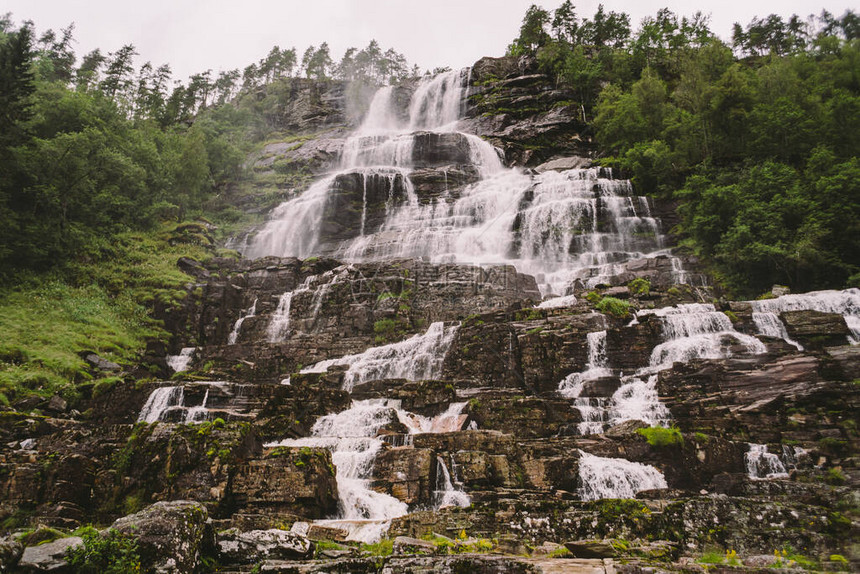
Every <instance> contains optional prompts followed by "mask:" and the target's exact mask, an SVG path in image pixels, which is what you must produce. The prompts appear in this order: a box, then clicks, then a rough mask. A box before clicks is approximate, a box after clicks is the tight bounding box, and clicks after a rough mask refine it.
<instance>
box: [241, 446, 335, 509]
mask: <svg viewBox="0 0 860 574" xmlns="http://www.w3.org/2000/svg"><path fill="white" fill-rule="evenodd" d="M231 494H232V500H233V503H234V504H235V505H237V506H238V507H240V508H244V509H247V510H250V511H254V512H262V513H265V514H281V513H288V514H295V515H298V516H301V517H303V518H322V517H324V516H328V515H331V514H333V513H334V512H335V511H336V510H337V482H336V481H335V469H334V466H333V465H332V463H331V453H330V452H329V451H328V450H326V449H308V448H305V449H302V448H294V447H278V448H275V449H274V450H272V451H270V452H269V453H268V454H267V455H266V457H264V458H262V459H254V460H248V461H247V462H245V463H244V464H243V465H242V466H240V467H239V468H238V470H237V472H236V474H235V476H234V477H233V481H232V485H231Z"/></svg>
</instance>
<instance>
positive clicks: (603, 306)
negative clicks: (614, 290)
mask: <svg viewBox="0 0 860 574" xmlns="http://www.w3.org/2000/svg"><path fill="white" fill-rule="evenodd" d="M595 308H596V309H597V310H598V311H600V312H601V313H606V314H608V315H613V316H615V317H619V318H621V319H623V318H625V317H627V316H629V315H630V303H628V302H627V301H622V300H621V299H616V298H615V297H604V298H603V299H601V300H600V302H599V303H598V304H597V305H596V306H595Z"/></svg>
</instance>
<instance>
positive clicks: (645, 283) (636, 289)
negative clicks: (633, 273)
mask: <svg viewBox="0 0 860 574" xmlns="http://www.w3.org/2000/svg"><path fill="white" fill-rule="evenodd" d="M627 288H628V289H630V292H631V293H633V294H634V295H648V294H649V293H651V281H649V280H648V279H645V278H644V277H637V278H636V279H634V280H633V281H631V282H630V283H628V284H627Z"/></svg>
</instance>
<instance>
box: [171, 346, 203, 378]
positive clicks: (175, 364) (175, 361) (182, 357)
mask: <svg viewBox="0 0 860 574" xmlns="http://www.w3.org/2000/svg"><path fill="white" fill-rule="evenodd" d="M196 351H197V347H184V348H183V349H182V350H181V351H179V354H178V355H167V366H169V367H170V368H171V369H173V372H174V373H181V372H182V371H187V370H188V367H189V366H190V365H191V361H193V360H194V353H195V352H196Z"/></svg>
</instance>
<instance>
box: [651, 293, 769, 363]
mask: <svg viewBox="0 0 860 574" xmlns="http://www.w3.org/2000/svg"><path fill="white" fill-rule="evenodd" d="M645 315H654V316H656V317H658V318H659V320H660V322H661V324H662V327H663V336H664V339H665V342H664V343H661V344H659V345H657V346H656V347H654V350H653V351H652V352H651V360H650V365H649V369H648V371H649V372H655V371H658V370H661V369H666V368H670V367H671V366H672V364H673V363H676V362H683V363H686V362H689V361H691V360H692V359H721V358H726V357H731V356H732V350H731V346H734V345H739V346H740V347H741V348H742V349H743V351H744V353H746V354H751V355H757V354H761V353H764V352H765V351H767V347H765V345H764V343H762V342H761V341H759V340H758V339H756V338H755V337H751V336H749V335H744V334H742V333H738V332H737V331H735V329H734V327H733V326H732V322H731V321H730V320H729V318H728V317H727V316H726V314H725V313H721V312H719V311H717V310H716V308H715V307H714V306H713V305H711V304H709V303H691V304H686V305H678V306H677V307H664V308H662V309H655V310H648V311H640V312H639V313H638V315H637V317H638V318H641V317H643V316H645Z"/></svg>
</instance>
